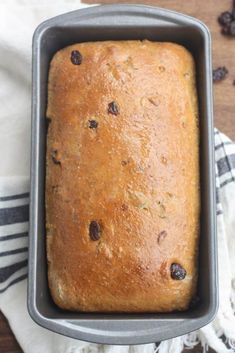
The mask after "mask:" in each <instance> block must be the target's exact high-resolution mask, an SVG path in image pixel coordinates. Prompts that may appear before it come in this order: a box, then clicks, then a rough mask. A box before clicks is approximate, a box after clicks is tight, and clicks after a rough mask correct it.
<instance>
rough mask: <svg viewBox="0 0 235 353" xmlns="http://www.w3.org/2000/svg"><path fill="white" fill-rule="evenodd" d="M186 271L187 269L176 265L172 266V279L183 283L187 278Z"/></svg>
mask: <svg viewBox="0 0 235 353" xmlns="http://www.w3.org/2000/svg"><path fill="white" fill-rule="evenodd" d="M185 276H186V271H185V269H184V268H183V267H182V266H181V265H179V264H176V263H173V264H171V278H172V279H176V280H178V281H181V280H183V279H184V278H185Z"/></svg>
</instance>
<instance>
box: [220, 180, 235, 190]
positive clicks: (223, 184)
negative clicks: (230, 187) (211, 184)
mask: <svg viewBox="0 0 235 353" xmlns="http://www.w3.org/2000/svg"><path fill="white" fill-rule="evenodd" d="M232 182H234V183H235V178H234V177H232V178H230V179H227V180H225V181H224V182H223V183H221V184H220V187H221V188H222V187H223V186H225V185H227V184H230V183H232Z"/></svg>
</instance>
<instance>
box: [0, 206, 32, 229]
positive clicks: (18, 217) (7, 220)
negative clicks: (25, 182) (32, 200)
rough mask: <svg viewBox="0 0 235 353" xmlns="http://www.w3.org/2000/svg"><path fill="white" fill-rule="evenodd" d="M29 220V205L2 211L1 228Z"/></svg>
mask: <svg viewBox="0 0 235 353" xmlns="http://www.w3.org/2000/svg"><path fill="white" fill-rule="evenodd" d="M28 220H29V205H24V206H18V207H10V208H2V209H0V226H4V225H6V224H13V223H22V222H27V221H28Z"/></svg>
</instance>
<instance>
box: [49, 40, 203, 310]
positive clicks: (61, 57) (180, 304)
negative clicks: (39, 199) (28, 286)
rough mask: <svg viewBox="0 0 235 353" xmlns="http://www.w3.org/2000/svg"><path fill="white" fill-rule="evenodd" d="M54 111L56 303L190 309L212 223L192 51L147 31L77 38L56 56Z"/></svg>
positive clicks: (52, 271)
mask: <svg viewBox="0 0 235 353" xmlns="http://www.w3.org/2000/svg"><path fill="white" fill-rule="evenodd" d="M47 123H48V124H47V129H48V134H47V168H46V231H47V257H48V278H49V287H50V291H51V295H52V297H53V299H54V301H55V303H56V304H57V305H58V306H59V307H61V308H64V309H68V310H73V311H89V312H170V311H173V310H186V309H187V308H188V307H189V305H190V302H191V300H192V298H193V296H194V295H195V292H196V283H197V252H198V239H199V225H200V224H199V213H200V198H199V128H198V107H197V94H196V83H195V66H194V60H193V57H192V55H191V54H190V53H189V51H188V50H186V49H185V48H184V47H182V46H180V45H177V44H174V43H160V42H159V43H158V42H150V41H147V40H144V41H104V42H91V43H79V44H74V45H72V46H69V47H66V48H64V49H62V50H60V51H58V52H57V53H56V54H55V55H54V57H53V59H52V61H51V65H50V72H49V87H48V109H47Z"/></svg>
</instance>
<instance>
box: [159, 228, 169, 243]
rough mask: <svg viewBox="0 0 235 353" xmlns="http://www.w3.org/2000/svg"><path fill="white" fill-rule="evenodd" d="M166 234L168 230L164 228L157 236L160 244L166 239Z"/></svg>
mask: <svg viewBox="0 0 235 353" xmlns="http://www.w3.org/2000/svg"><path fill="white" fill-rule="evenodd" d="M166 236H167V232H166V231H165V230H162V231H161V232H160V233H159V234H158V236H157V242H158V244H160V243H161V242H162V241H163V240H164V239H165V237H166Z"/></svg>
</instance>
